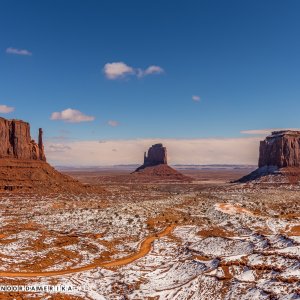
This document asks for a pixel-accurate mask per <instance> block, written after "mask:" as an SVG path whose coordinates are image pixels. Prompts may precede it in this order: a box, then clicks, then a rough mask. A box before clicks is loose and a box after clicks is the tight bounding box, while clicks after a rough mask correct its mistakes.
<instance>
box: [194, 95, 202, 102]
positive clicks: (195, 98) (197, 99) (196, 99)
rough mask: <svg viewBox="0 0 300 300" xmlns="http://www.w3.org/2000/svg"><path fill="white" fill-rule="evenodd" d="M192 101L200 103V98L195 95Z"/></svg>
mask: <svg viewBox="0 0 300 300" xmlns="http://www.w3.org/2000/svg"><path fill="white" fill-rule="evenodd" d="M192 100H193V101H195V102H199V101H200V96H197V95H193V96H192Z"/></svg>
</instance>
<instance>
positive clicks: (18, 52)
mask: <svg viewBox="0 0 300 300" xmlns="http://www.w3.org/2000/svg"><path fill="white" fill-rule="evenodd" d="M6 53H8V54H15V55H23V56H31V55H32V53H31V52H30V51H28V50H26V49H17V48H12V47H9V48H7V49H6Z"/></svg>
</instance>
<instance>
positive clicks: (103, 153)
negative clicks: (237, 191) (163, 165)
mask: <svg viewBox="0 0 300 300" xmlns="http://www.w3.org/2000/svg"><path fill="white" fill-rule="evenodd" d="M260 139H261V138H259V137H245V138H206V139H204V138H203V139H132V140H102V141H95V140H91V141H65V143H60V144H59V145H54V146H53V143H51V141H48V142H47V143H46V155H47V159H48V160H49V161H50V162H51V163H53V164H55V165H65V166H100V165H117V164H141V163H142V161H143V155H144V151H146V150H147V149H148V148H149V147H150V146H151V145H152V144H155V143H163V144H164V146H166V147H167V149H168V159H169V163H170V164H254V165H255V164H257V160H258V146H259V141H260ZM55 146H56V147H57V151H54V150H55ZM48 150H50V151H48Z"/></svg>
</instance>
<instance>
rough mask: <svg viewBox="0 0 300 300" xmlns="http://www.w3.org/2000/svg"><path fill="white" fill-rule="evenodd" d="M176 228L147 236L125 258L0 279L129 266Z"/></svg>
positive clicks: (19, 273) (18, 273)
mask: <svg viewBox="0 0 300 300" xmlns="http://www.w3.org/2000/svg"><path fill="white" fill-rule="evenodd" d="M175 227H176V225H175V224H171V225H169V226H168V227H166V228H165V229H164V230H163V231H161V232H159V233H157V234H155V235H150V236H148V237H147V238H146V239H145V240H143V241H142V242H141V245H140V248H139V250H138V251H137V252H136V253H134V254H131V255H129V256H127V257H123V258H119V259H116V260H113V261H110V262H95V263H91V264H89V265H86V266H84V267H78V268H73V269H66V270H58V271H41V272H30V271H28V272H0V276H1V277H50V276H58V275H65V274H72V273H78V272H82V271H88V270H91V269H94V268H97V267H102V268H108V269H109V268H114V267H120V266H124V265H127V264H130V263H132V262H134V261H135V260H137V259H139V258H142V257H144V256H145V255H147V254H148V253H149V252H150V250H151V246H152V243H153V242H154V241H155V240H156V239H159V238H161V237H164V236H166V235H169V234H170V233H171V232H172V231H173V229H174V228H175Z"/></svg>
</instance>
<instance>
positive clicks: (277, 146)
mask: <svg viewBox="0 0 300 300" xmlns="http://www.w3.org/2000/svg"><path fill="white" fill-rule="evenodd" d="M249 181H256V182H258V183H259V182H263V183H299V182H300V131H293V130H282V131H274V132H272V134H271V135H270V136H267V137H266V139H265V140H264V141H261V142H260V146H259V159H258V169H256V170H255V171H254V172H252V173H250V174H249V175H246V176H244V177H242V178H241V179H239V180H238V182H249Z"/></svg>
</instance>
